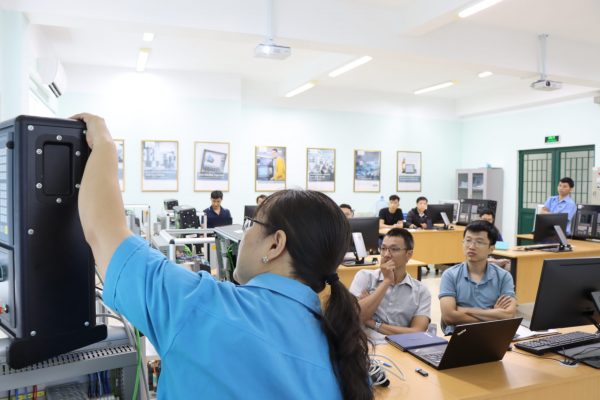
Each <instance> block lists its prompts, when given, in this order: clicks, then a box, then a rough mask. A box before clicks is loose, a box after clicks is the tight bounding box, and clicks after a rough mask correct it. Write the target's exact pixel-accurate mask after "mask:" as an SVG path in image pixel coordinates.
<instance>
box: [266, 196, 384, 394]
mask: <svg viewBox="0 0 600 400" xmlns="http://www.w3.org/2000/svg"><path fill="white" fill-rule="evenodd" d="M256 214H257V218H259V219H261V220H262V221H265V222H268V224H269V225H268V226H265V227H264V229H265V230H266V234H267V235H270V234H273V233H275V232H276V231H277V230H282V231H284V232H285V235H286V250H287V252H288V254H289V255H290V257H291V258H292V267H293V271H294V274H295V276H296V277H297V278H299V279H300V280H302V282H303V283H305V284H306V285H308V286H310V288H311V289H312V290H314V291H315V292H316V293H320V292H321V291H322V290H323V289H324V288H325V279H326V278H327V277H328V276H330V275H332V274H334V273H335V272H336V270H337V268H338V266H339V265H340V263H341V262H342V260H343V258H344V254H345V253H346V249H348V246H349V244H350V237H351V230H350V224H349V223H348V220H347V218H346V217H345V216H344V214H343V213H342V210H341V209H340V208H339V207H338V205H337V204H335V202H333V200H331V199H330V198H329V197H327V196H326V195H324V194H323V193H320V192H317V191H312V190H290V189H288V190H280V191H278V192H275V193H274V194H272V195H270V196H269V197H267V198H266V199H265V201H264V202H263V203H262V204H261V205H260V206H259V207H258V208H257V210H256ZM359 314H360V308H359V305H358V301H357V299H356V297H354V296H353V295H352V294H351V293H350V292H349V291H348V289H347V288H346V287H345V286H344V284H343V283H342V282H340V281H339V280H337V281H335V282H332V283H331V295H330V296H329V299H328V300H327V303H326V306H325V309H324V312H323V317H322V318H321V327H322V329H323V331H324V332H325V335H326V337H327V342H328V343H329V358H330V360H331V364H332V366H333V371H334V372H335V375H336V377H337V379H338V384H339V386H340V390H341V392H342V397H343V398H344V399H361V400H362V399H372V398H373V392H372V391H371V388H370V386H369V373H368V368H369V350H368V346H367V343H368V342H367V336H366V334H365V332H364V331H363V329H362V324H361V322H360V318H359Z"/></svg>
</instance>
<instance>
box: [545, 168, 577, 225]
mask: <svg viewBox="0 0 600 400" xmlns="http://www.w3.org/2000/svg"><path fill="white" fill-rule="evenodd" d="M573 187H575V182H574V181H573V179H571V178H569V177H564V178H562V179H561V180H560V181H558V189H557V191H558V194H557V195H556V196H550V197H548V200H546V203H544V207H543V208H542V212H544V213H567V214H568V215H569V220H568V222H567V232H566V233H567V234H571V221H572V220H573V217H574V216H575V213H576V212H577V204H575V201H573V199H572V198H571V191H572V190H573Z"/></svg>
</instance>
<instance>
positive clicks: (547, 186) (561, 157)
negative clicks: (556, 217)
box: [517, 145, 594, 233]
mask: <svg viewBox="0 0 600 400" xmlns="http://www.w3.org/2000/svg"><path fill="white" fill-rule="evenodd" d="M593 166H594V145H590V146H577V147H560V148H555V149H536V150H521V151H519V221H518V222H519V225H518V230H517V232H518V233H529V232H531V231H533V219H534V216H535V209H536V206H537V205H538V204H544V203H545V202H546V199H548V197H550V196H554V195H556V194H557V192H556V188H557V186H558V181H559V180H560V178H563V177H565V176H568V177H571V178H572V179H573V180H574V181H575V188H574V189H573V192H571V196H572V197H573V200H574V201H575V203H577V204H585V203H587V202H588V191H589V185H590V169H591V168H592V167H593Z"/></svg>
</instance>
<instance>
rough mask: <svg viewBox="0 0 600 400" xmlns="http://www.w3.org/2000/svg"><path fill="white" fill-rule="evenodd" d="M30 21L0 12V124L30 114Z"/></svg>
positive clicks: (19, 16)
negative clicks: (28, 56) (28, 92)
mask: <svg viewBox="0 0 600 400" xmlns="http://www.w3.org/2000/svg"><path fill="white" fill-rule="evenodd" d="M26 29H27V20H26V19H25V17H24V15H23V14H21V13H18V12H13V11H2V10H0V60H1V62H0V64H1V65H0V120H1V121H4V120H6V119H9V118H12V117H15V116H17V115H19V114H23V113H24V112H26V111H27V76H28V71H29V66H28V65H26V64H27V62H26V60H27V57H26V52H27V48H28V46H27V43H26V33H25V32H26Z"/></svg>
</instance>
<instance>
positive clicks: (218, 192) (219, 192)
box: [210, 190, 223, 199]
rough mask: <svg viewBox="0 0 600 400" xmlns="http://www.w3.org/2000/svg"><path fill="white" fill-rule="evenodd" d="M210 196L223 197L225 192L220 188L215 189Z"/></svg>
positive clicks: (212, 197)
mask: <svg viewBox="0 0 600 400" xmlns="http://www.w3.org/2000/svg"><path fill="white" fill-rule="evenodd" d="M210 198H211V199H222V198H223V192H221V191H220V190H213V191H212V192H210Z"/></svg>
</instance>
